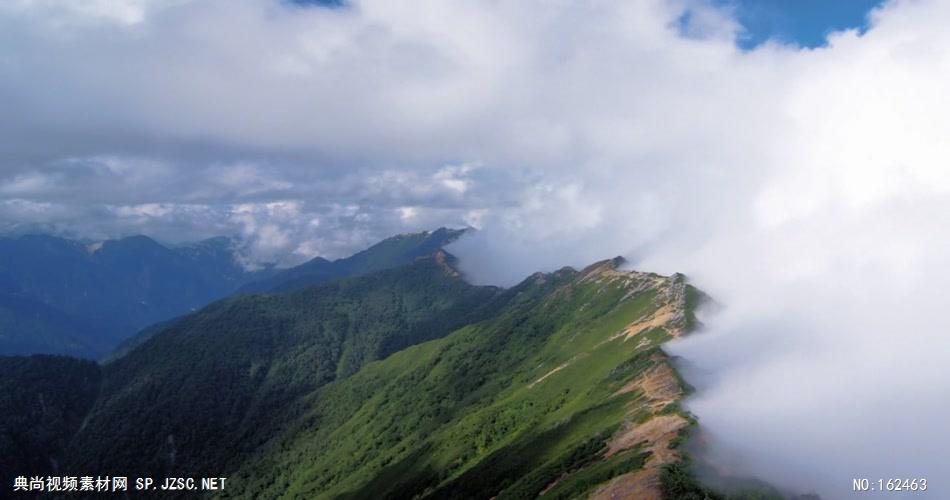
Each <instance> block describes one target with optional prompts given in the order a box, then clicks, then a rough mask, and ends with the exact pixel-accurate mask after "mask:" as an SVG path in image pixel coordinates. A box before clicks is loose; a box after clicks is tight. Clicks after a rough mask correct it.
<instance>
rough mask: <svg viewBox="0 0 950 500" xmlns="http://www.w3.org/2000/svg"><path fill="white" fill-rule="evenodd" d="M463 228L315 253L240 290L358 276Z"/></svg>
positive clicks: (429, 248) (407, 258) (436, 245)
mask: <svg viewBox="0 0 950 500" xmlns="http://www.w3.org/2000/svg"><path fill="white" fill-rule="evenodd" d="M465 231H466V230H465V229H447V228H444V227H443V228H439V229H437V230H435V231H432V232H429V231H425V232H421V233H413V234H400V235H397V236H393V237H391V238H387V239H385V240H383V241H381V242H379V243H377V244H375V245H373V246H371V247H369V248H367V249H366V250H363V251H361V252H358V253H355V254H353V255H351V256H350V257H346V258H343V259H338V260H334V261H329V260H326V259H324V258H322V257H317V258H315V259H313V260H310V261H308V262H305V263H303V264H301V265H299V266H296V267H292V268H290V269H285V270H283V271H281V272H279V273H277V274H275V275H274V276H271V277H269V278H267V279H263V280H260V281H255V282H253V283H249V284H247V285H245V286H244V287H243V288H241V292H242V293H258V292H282V291H289V290H296V289H299V288H303V287H306V286H310V285H316V284H320V283H326V282H328V281H332V280H334V279H339V278H343V277H349V276H361V275H364V274H369V273H372V272H375V271H380V270H383V269H389V268H392V267H396V266H400V265H403V264H407V263H409V262H412V261H413V260H415V259H417V258H419V257H423V256H426V255H431V254H432V253H433V252H435V251H437V250H439V249H440V248H442V247H444V246H445V245H448V244H449V243H451V242H453V241H455V240H456V239H458V238H459V237H460V236H461V235H462V234H464V233H465Z"/></svg>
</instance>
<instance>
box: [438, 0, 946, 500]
mask: <svg viewBox="0 0 950 500" xmlns="http://www.w3.org/2000/svg"><path fill="white" fill-rule="evenodd" d="M946 12H947V9H946V7H945V6H938V5H937V4H936V3H933V2H903V3H902V2H898V3H895V4H891V5H889V6H888V7H887V8H885V9H884V10H883V11H879V12H876V13H875V14H874V22H873V26H872V28H871V29H870V30H869V31H868V32H867V33H866V34H864V35H863V36H861V37H857V36H856V35H855V34H854V33H850V34H841V35H833V36H832V37H831V46H830V47H828V48H823V49H817V50H814V51H807V52H796V53H792V52H783V51H781V50H775V51H774V52H771V53H769V51H765V52H766V53H763V54H759V56H760V58H759V59H758V60H756V59H755V58H750V60H747V61H744V62H742V65H743V67H744V69H747V70H749V71H753V72H754V71H756V68H755V66H756V65H758V64H766V63H768V65H769V70H770V71H772V72H775V74H779V75H782V76H783V79H784V81H783V82H781V83H778V84H776V86H775V87H774V88H772V89H769V90H768V91H767V92H765V93H766V94H770V95H769V96H768V97H769V99H768V100H767V101H766V102H764V103H763V104H762V107H761V108H759V109H751V108H750V106H751V105H752V104H753V101H754V100H755V99H756V98H757V97H758V96H756V95H755V94H756V92H757V91H758V90H759V89H753V90H752V95H750V96H745V97H743V98H738V100H732V101H729V99H730V97H725V96H723V95H721V94H720V95H715V92H714V95H712V96H710V99H711V100H713V101H717V102H724V100H726V101H729V102H730V105H736V104H738V105H739V107H740V108H741V109H740V111H739V113H747V114H745V115H737V114H734V113H725V112H723V113H721V114H717V116H718V118H719V119H722V120H723V125H722V126H721V127H719V128H718V129H716V130H712V129H706V130H704V131H703V132H702V133H700V134H699V135H698V136H687V135H679V134H678V132H679V131H673V132H671V133H672V134H673V137H676V138H677V139H680V140H682V141H683V143H684V144H689V145H690V146H691V147H690V148H684V150H689V151H690V153H693V152H696V153H695V155H693V154H690V153H684V152H683V151H682V150H678V151H666V150H664V153H669V154H668V155H665V156H664V155H661V154H659V153H657V152H656V151H650V152H651V153H652V154H653V155H654V156H655V157H663V158H669V157H671V156H672V157H677V161H675V162H673V163H672V164H671V165H663V164H662V163H661V162H654V163H655V164H656V168H654V169H650V168H647V169H646V172H644V170H643V169H640V168H632V167H628V166H626V165H622V164H621V163H620V162H619V161H618V162H617V164H615V165H612V166H611V167H610V168H609V169H607V170H606V172H609V175H607V174H606V173H605V174H604V177H603V178H602V179H601V178H600V177H599V176H597V175H594V176H591V177H588V178H586V179H585V183H584V188H581V189H577V190H576V191H573V192H570V193H569V194H565V195H564V196H562V197H561V198H560V199H557V196H554V197H553V198H554V200H551V201H550V202H549V203H543V204H542V203H538V204H536V205H535V206H534V207H530V204H528V206H529V208H524V209H523V210H522V212H521V213H520V215H521V218H520V219H519V220H518V223H517V224H510V223H507V221H504V220H502V221H499V223H498V224H497V225H494V226H489V225H486V227H485V228H484V229H483V231H482V232H481V233H480V234H478V235H475V236H473V237H471V238H468V239H463V240H462V241H460V242H458V243H456V244H455V245H453V246H452V247H451V248H450V250H451V251H453V252H455V253H456V254H458V255H459V256H460V257H461V261H462V263H463V267H466V266H467V267H466V269H468V270H469V272H470V273H471V274H473V275H474V276H475V279H479V277H481V279H484V280H485V281H494V282H508V281H509V280H510V279H511V276H512V275H513V274H517V272H514V273H513V274H509V273H512V271H516V270H527V269H528V268H529V267H530V266H531V265H532V264H537V263H541V264H543V265H551V266H553V265H556V264H555V263H557V262H564V263H571V262H576V261H583V260H585V259H589V258H590V257H591V255H592V254H596V253H598V252H600V253H601V254H612V253H620V254H625V255H631V256H632V258H631V260H632V261H633V264H632V266H633V267H635V268H637V269H644V270H651V271H657V272H663V273H670V272H675V271H679V272H684V273H686V274H687V275H688V276H690V278H691V281H692V282H693V283H694V284H695V285H696V286H698V287H700V288H701V289H703V290H705V291H706V292H708V293H709V295H711V296H712V297H714V298H715V300H716V301H717V302H718V305H719V306H720V307H717V308H716V311H715V312H712V311H710V312H708V313H707V314H706V315H705V316H704V318H703V321H704V323H705V324H706V328H705V331H704V332H703V333H701V334H697V335H694V336H691V337H688V338H686V339H682V340H677V341H675V342H673V343H671V344H670V345H669V346H668V347H667V349H668V350H669V351H670V352H671V353H672V354H674V355H677V356H680V357H681V358H682V365H683V370H684V375H685V376H686V378H687V380H688V381H689V382H690V383H692V384H694V385H695V386H696V387H697V389H698V392H697V393H696V394H695V395H694V396H693V397H692V398H691V399H690V400H689V402H688V408H689V409H690V410H691V411H692V412H694V413H695V414H696V415H697V416H698V417H699V419H700V429H701V430H700V437H699V439H701V441H702V443H701V446H700V447H699V449H700V450H701V451H702V453H703V454H704V456H703V459H705V460H709V461H711V462H713V463H714V464H716V468H717V469H719V471H720V472H721V473H723V474H725V475H734V476H739V477H742V476H754V477H758V478H761V479H764V480H766V481H769V482H771V483H773V484H775V485H777V486H779V487H781V488H783V489H786V490H787V491H792V492H802V493H807V492H817V493H818V494H820V495H821V496H822V498H832V499H833V498H844V497H847V496H849V495H852V491H851V490H852V480H853V479H855V478H868V479H870V480H871V482H872V483H874V484H875V485H876V481H877V479H879V478H880V479H883V480H884V481H887V479H889V478H925V479H927V480H928V481H929V489H928V491H927V492H926V493H920V492H910V493H906V495H907V496H912V497H917V498H919V497H928V498H944V497H946V496H947V495H950V485H947V484H945V483H944V480H943V479H942V478H944V477H945V475H946V471H947V470H950V454H948V453H947V452H946V450H947V449H950V434H948V433H947V432H946V429H945V423H944V422H945V419H946V414H947V411H948V409H950V408H948V406H950V377H948V376H947V375H948V368H947V363H946V353H947V352H950V335H948V333H950V317H948V315H947V305H948V302H947V296H946V290H947V289H948V287H950V252H948V250H950V167H948V164H950V163H948V160H950V151H948V150H947V142H946V141H945V140H943V139H940V138H939V137H938V136H939V135H942V134H943V133H944V132H945V131H946V130H948V127H947V125H950V123H948V117H950V106H948V104H950V103H948V101H947V99H946V97H945V96H944V95H943V92H942V91H938V90H937V88H938V87H939V85H937V84H936V82H948V81H950V73H948V68H950V52H948V50H947V49H946V47H947V46H948V44H947V43H946V42H947V40H946V35H945V33H943V31H942V29H941V28H939V27H938V26H936V25H934V24H933V23H931V22H929V21H928V20H927V17H928V16H933V15H936V14H938V13H942V14H945V13H946ZM925 47H926V48H925ZM739 71H740V72H741V71H742V70H741V69H740V70H739ZM735 83H736V84H738V85H742V84H741V83H739V82H735ZM719 85H721V86H725V87H729V86H730V85H733V84H732V83H721V82H720V83H719ZM710 87H711V88H718V89H719V90H721V88H722V87H716V86H715V85H713V86H710ZM710 106H712V105H710ZM657 127H658V129H659V130H663V129H664V126H663V125H658V126H657ZM763 127H767V128H768V131H767V132H763V131H762V128H763ZM658 133H659V132H658ZM750 134H751V136H752V137H755V140H754V141H750V140H748V139H749V137H750ZM696 142H700V143H701V144H702V145H701V146H700V147H699V148H693V147H692V146H694V145H695V143H696ZM641 154H642V155H646V151H644V152H641ZM683 155H685V157H684V156H683ZM648 163H649V162H648ZM638 166H639V164H638ZM645 178H646V179H648V180H646V181H644V180H643V179H645ZM566 179H570V176H567V177H566ZM538 228H540V229H538ZM493 262H494V263H498V265H497V266H493V264H492V263H493ZM485 269H487V270H485ZM863 494H864V495H868V496H874V495H886V496H887V497H901V494H900V493H895V492H886V493H882V492H867V493H863Z"/></svg>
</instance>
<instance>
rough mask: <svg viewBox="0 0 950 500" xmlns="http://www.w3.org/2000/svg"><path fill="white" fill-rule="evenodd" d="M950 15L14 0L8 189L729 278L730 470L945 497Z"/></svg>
mask: <svg viewBox="0 0 950 500" xmlns="http://www.w3.org/2000/svg"><path fill="white" fill-rule="evenodd" d="M687 13H688V15H684V14H687ZM948 15H950V6H948V5H947V4H946V3H945V2H937V1H935V0H918V1H897V2H891V3H888V4H886V5H885V6H884V7H883V8H881V9H879V10H876V11H874V12H873V13H872V14H871V16H872V19H871V22H870V27H869V29H868V30H867V32H866V33H864V34H863V35H862V34H859V33H857V32H854V31H849V32H841V33H833V34H831V35H830V36H829V44H828V46H827V47H823V48H818V49H800V48H798V47H794V46H788V45H782V44H778V43H767V44H764V45H762V46H759V47H758V48H756V49H755V50H751V51H742V50H739V49H737V48H736V43H735V42H736V39H737V37H739V36H740V35H741V27H740V26H739V25H738V24H737V23H736V22H735V20H734V17H733V15H732V13H731V12H730V11H729V10H728V9H725V8H717V7H714V6H711V5H710V4H707V3H705V2H701V1H692V0H679V1H677V0H671V1H659V0H657V1H641V2H606V1H605V2H541V1H519V2H471V1H463V0H452V1H445V0H440V1H423V2H418V3H417V4H414V6H413V8H411V9H408V8H406V7H405V6H400V5H396V4H395V3H393V2H388V1H383V0H362V1H357V2H352V3H351V4H350V5H349V6H347V7H343V8H334V9H323V8H304V7H299V6H294V5H291V4H288V3H281V2H273V1H264V0H257V1H251V0H247V1H233V0H229V1H226V2H225V1H216V0H210V1H202V2H195V1H187V0H167V1H160V0H154V1H146V0H137V1H136V0H127V1H124V2H88V3H84V4H83V6H82V7H76V6H72V5H71V4H68V3H64V2H55V1H52V0H50V1H44V0H32V1H31V0H20V1H16V2H8V3H5V4H3V5H2V6H0V101H2V106H3V108H4V110H5V111H4V120H2V121H0V155H2V159H3V162H2V166H0V214H2V215H0V220H2V221H4V222H3V224H4V228H5V229H8V230H26V229H30V228H36V227H40V228H51V229H54V230H63V229H64V228H70V229H71V230H72V231H75V232H76V233H79V234H81V235H86V236H88V237H100V236H101V235H114V234H115V233H129V232H146V233H149V234H156V235H158V236H160V237H164V238H166V239H175V238H179V239H189V238H190V239H193V238H194V237H200V236H210V235H213V234H221V233H237V234H241V235H243V237H245V238H246V239H247V240H248V241H249V242H250V243H249V246H248V248H250V249H252V253H253V256H254V257H255V258H257V259H259V260H283V261H295V260H300V259H303V258H306V257H310V256H314V255H326V256H330V257H333V256H337V255H341V254H344V253H346V252H348V251H351V250H353V249H356V248H358V247H360V246H362V245H365V244H366V243H368V242H369V241H372V240H373V239H378V238H380V237H383V236H386V235H388V234H391V233H393V232H397V231H403V230H417V229H426V228H431V227H434V226H436V225H443V224H448V225H465V224H468V225H473V226H476V227H479V228H481V229H482V230H481V231H480V232H479V233H477V234H476V235H475V236H473V237H471V238H467V239H463V240H462V241H460V242H459V243H458V244H456V245H455V246H454V247H453V251H454V252H456V253H457V254H459V255H460V257H461V259H462V263H463V265H464V266H465V269H466V271H467V272H468V274H469V275H470V276H471V277H472V279H473V280H475V281H480V282H495V283H511V282H514V281H516V280H517V279H519V278H521V277H523V276H524V275H526V274H527V273H530V272H533V271H536V270H539V269H551V268H556V267H560V266H563V265H566V264H572V265H584V264H586V263H589V262H591V261H593V260H598V259H601V258H605V257H608V256H613V255H618V254H622V255H627V256H629V257H631V258H632V261H633V262H634V265H635V266H636V267H638V268H642V269H648V270H655V271H660V272H674V271H681V272H685V273H687V274H688V275H690V276H691V277H692V279H693V281H694V282H695V283H696V284H697V285H698V286H700V287H701V288H703V289H705V290H706V291H707V292H708V293H709V294H710V295H712V296H714V297H715V298H716V300H717V301H718V302H719V303H720V304H721V305H722V306H723V307H722V309H721V311H720V312H718V313H717V314H715V315H711V316H709V317H707V318H706V320H705V321H706V324H707V326H708V329H707V331H706V332H705V333H703V334H701V335H696V336H693V337H692V338H690V339H688V340H684V341H682V342H680V343H678V344H675V345H673V346H671V349H672V350H673V352H674V353H675V354H678V355H680V356H682V357H683V359H684V362H685V363H686V364H687V366H688V375H689V378H690V381H691V382H693V383H694V384H695V385H696V386H697V387H699V388H700V391H699V392H698V393H697V395H696V396H695V397H694V398H693V400H692V401H691V403H690V408H691V409H692V410H693V411H694V412H695V413H696V414H697V415H698V416H699V418H700V421H701V425H702V428H703V430H704V439H705V440H706V442H707V443H708V446H707V448H706V450H707V453H708V456H709V457H710V458H711V459H712V460H714V461H715V462H716V463H717V464H718V466H719V467H720V468H722V469H723V472H725V473H734V474H738V475H755V476H758V477H760V478H762V479H764V480H767V481H770V482H772V483H774V484H776V485H778V486H780V487H782V488H787V489H789V490H799V491H811V490H814V491H817V492H818V493H820V494H821V495H823V496H824V497H827V498H840V497H844V496H847V495H850V494H851V484H852V478H860V477H867V478H869V479H871V480H872V481H873V480H876V479H877V478H883V479H885V480H886V479H888V478H892V477H894V478H903V477H924V478H928V479H929V480H930V489H929V490H928V493H929V494H930V495H932V496H933V497H934V498H942V497H946V496H947V495H948V494H950V493H948V491H950V486H948V485H946V484H941V483H940V478H941V477H942V476H943V475H944V474H945V471H946V470H950V454H947V453H946V452H945V450H947V449H950V433H948V432H946V430H945V429H944V428H943V422H944V420H945V419H944V415H945V414H946V412H947V409H948V401H950V400H948V397H950V377H948V375H950V373H948V370H947V368H946V362H945V361H944V360H943V357H944V353H946V352H948V351H950V335H947V333H948V332H950V328H948V327H950V324H948V323H950V319H948V317H947V315H946V314H945V309H946V299H945V298H944V293H943V292H944V290H946V289H948V288H950V252H948V251H947V249H948V246H950V234H948V231H950V230H948V229H947V228H948V227H950V225H948V223H950V220H948V219H950V170H948V161H950V142H947V141H946V138H945V135H946V131H947V130H950V123H948V122H950V100H948V98H947V97H946V92H945V88H946V87H947V84H948V83H950V43H948V42H950V40H948V37H950V35H948V34H947V32H946V30H945V27H944V26H943V24H944V23H943V22H942V19H946V18H947V16H948ZM891 496H893V495H891ZM917 496H918V497H919V496H921V495H920V494H918V495H917Z"/></svg>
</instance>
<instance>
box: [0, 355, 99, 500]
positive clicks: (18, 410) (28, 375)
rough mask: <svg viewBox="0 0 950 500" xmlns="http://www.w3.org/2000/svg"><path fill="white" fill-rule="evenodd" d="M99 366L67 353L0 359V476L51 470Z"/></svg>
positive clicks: (88, 401)
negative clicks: (70, 356)
mask: <svg viewBox="0 0 950 500" xmlns="http://www.w3.org/2000/svg"><path fill="white" fill-rule="evenodd" d="M99 383H100V369H99V365H97V364H96V363H94V362H92V361H86V360H78V359H73V358H68V357H65V356H48V355H34V356H28V357H27V356H13V357H0V480H2V481H3V483H2V484H3V488H4V490H3V491H4V494H6V492H9V488H10V486H11V485H12V484H13V478H14V477H16V476H19V475H28V474H34V475H40V474H44V475H45V474H55V473H56V472H57V470H58V468H59V467H60V466H61V465H62V464H63V450H64V449H65V447H66V445H67V444H68V442H69V440H70V439H71V438H72V436H73V435H75V433H76V431H77V430H78V429H79V426H80V424H81V422H82V419H83V418H84V417H85V416H86V414H87V413H88V411H89V409H90V407H91V406H92V404H93V401H95V398H96V394H97V393H98V392H99Z"/></svg>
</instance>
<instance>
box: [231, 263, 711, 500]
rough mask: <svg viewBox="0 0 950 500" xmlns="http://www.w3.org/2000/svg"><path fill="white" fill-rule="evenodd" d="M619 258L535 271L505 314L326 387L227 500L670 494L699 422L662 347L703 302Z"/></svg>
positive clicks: (680, 283) (674, 281) (236, 481)
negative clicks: (667, 487) (681, 440)
mask: <svg viewBox="0 0 950 500" xmlns="http://www.w3.org/2000/svg"><path fill="white" fill-rule="evenodd" d="M618 263H619V262H618V261H607V262H603V263H600V264H598V265H596V266H592V267H591V268H588V269H586V270H585V271H583V272H580V273H578V272H576V271H573V270H570V269H565V270H562V271H559V272H557V273H553V274H547V275H535V276H533V277H532V278H530V279H529V280H528V281H526V282H524V283H522V284H521V285H519V286H518V287H517V288H515V289H514V290H513V292H514V293H515V296H514V298H513V299H512V301H511V302H510V303H509V305H508V306H507V307H506V308H505V310H504V311H503V312H502V313H501V314H500V315H498V316H497V317H496V318H493V319H491V320H488V321H485V322H482V323H479V324H475V325H471V326H469V327H466V328H464V329H461V330H459V331H457V332H455V333H453V334H452V335H450V336H448V337H446V338H444V339H440V340H436V341H433V342H428V343H425V344H421V345H418V346H415V347H412V348H409V349H406V350H404V351H402V352H399V353H397V354H395V355H393V356H391V357H389V358H388V359H386V360H384V361H380V362H375V363H371V364H369V365H367V366H366V367H365V368H364V369H363V370H362V371H360V372H359V373H357V374H356V375H354V376H353V377H350V378H347V379H344V380H339V381H335V382H333V383H331V384H328V385H326V386H324V387H323V388H321V389H319V390H318V391H316V392H315V393H314V394H311V395H310V396H308V398H307V400H306V403H305V404H301V405H299V406H300V408H305V411H303V412H302V413H301V414H300V416H299V417H297V418H296V421H295V422H294V425H292V426H290V427H288V428H287V429H286V430H285V431H284V432H282V433H281V435H279V436H278V437H276V438H275V439H273V440H272V441H271V442H270V443H268V444H267V445H266V446H265V447H263V448H262V450H261V451H260V452H258V453H256V454H255V457H254V458H253V459H252V460H250V461H248V462H247V464H245V465H244V466H243V467H242V468H241V470H240V472H239V473H238V474H237V475H236V477H233V478H232V483H231V489H230V490H229V491H228V496H231V497H239V498H261V497H265V498H277V497H284V498H350V497H352V498H413V497H424V498H491V497H497V498H531V497H535V496H537V495H538V494H540V493H541V492H542V491H544V492H545V497H553V498H572V497H574V496H577V495H582V494H590V493H595V492H596V491H595V490H597V489H598V488H600V491H599V492H598V493H597V495H596V496H604V497H608V496H609V495H610V494H612V493H616V492H624V493H626V494H630V492H634V493H633V494H634V495H635V496H633V497H632V498H638V496H636V494H637V492H639V493H642V494H643V495H647V494H657V491H658V490H657V487H658V477H659V471H660V467H661V466H662V465H663V464H667V463H672V462H676V461H678V459H679V456H678V454H677V452H676V451H675V450H671V449H670V447H671V446H672V445H675V444H676V443H677V442H678V436H679V434H680V432H683V431H684V430H685V429H686V428H687V427H688V426H689V424H690V420H689V418H688V417H687V416H686V415H685V414H683V413H682V412H680V411H679V410H678V406H677V401H678V399H679V398H680V397H681V396H682V394H683V387H682V385H681V383H680V381H679V379H678V378H677V377H676V375H675V372H674V371H673V370H672V368H671V367H670V365H669V360H668V358H667V356H666V355H665V354H664V353H663V352H662V351H661V350H660V349H659V348H658V346H659V345H660V344H661V343H662V342H663V341H665V340H667V339H669V338H671V337H672V336H676V335H679V334H681V333H683V332H684V330H685V329H686V328H687V327H688V324H689V323H690V321H691V320H690V315H689V311H688V308H687V302H688V301H687V298H688V297H689V296H690V295H692V294H694V293H695V292H694V291H692V290H691V289H690V288H689V287H688V286H687V285H686V284H685V281H684V280H683V278H682V277H681V276H676V277H673V278H664V277H660V276H657V275H652V274H639V273H624V272H619V271H617V270H616V266H617V264H618ZM628 497H629V496H628ZM643 497H644V498H645V497H646V496H643Z"/></svg>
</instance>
